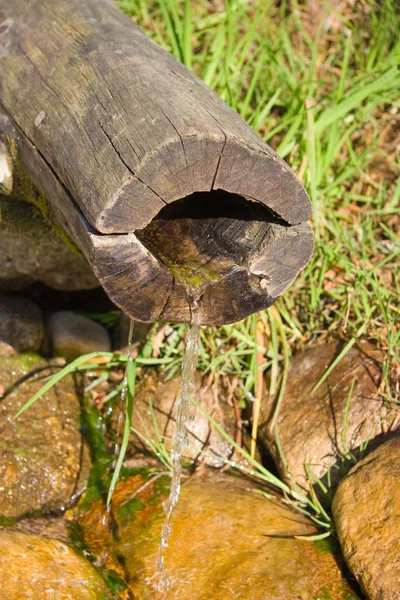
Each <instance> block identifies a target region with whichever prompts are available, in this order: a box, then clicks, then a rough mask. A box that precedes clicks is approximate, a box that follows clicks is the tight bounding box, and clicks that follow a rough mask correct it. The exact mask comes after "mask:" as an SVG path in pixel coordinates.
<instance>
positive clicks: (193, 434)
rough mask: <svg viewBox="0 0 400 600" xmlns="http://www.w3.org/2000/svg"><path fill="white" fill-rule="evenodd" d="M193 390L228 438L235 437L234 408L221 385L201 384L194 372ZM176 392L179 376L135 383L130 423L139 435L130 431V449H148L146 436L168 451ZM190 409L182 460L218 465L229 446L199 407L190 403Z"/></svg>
mask: <svg viewBox="0 0 400 600" xmlns="http://www.w3.org/2000/svg"><path fill="white" fill-rule="evenodd" d="M195 390H196V397H197V400H198V402H199V404H200V405H201V407H202V408H203V410H205V411H206V412H207V413H208V414H209V415H210V416H211V417H212V418H213V419H214V420H215V421H216V422H217V423H218V424H220V425H221V426H222V427H223V428H224V430H225V431H226V432H227V433H228V435H229V436H230V437H231V438H233V439H235V437H236V419H235V415H234V410H233V407H232V406H230V405H229V403H228V401H227V394H226V392H225V391H224V390H223V388H221V387H220V386H218V388H217V387H216V386H213V385H211V386H207V385H204V382H203V380H202V377H201V376H200V375H199V374H197V375H196V379H195ZM180 391H181V379H180V377H176V378H174V379H171V380H170V381H163V380H161V379H157V378H155V377H151V376H149V377H147V378H146V379H144V380H143V381H142V382H140V383H139V384H138V385H137V388H136V393H135V404H134V409H133V417H132V422H133V424H134V427H135V428H136V429H137V431H138V432H139V434H140V435H139V436H138V435H136V434H132V437H131V440H132V441H131V448H134V449H135V450H136V451H144V450H146V449H147V450H148V448H146V444H145V443H144V442H143V438H145V439H149V438H150V439H152V440H157V439H158V440H162V441H163V443H164V445H165V447H166V448H167V450H168V451H170V450H171V447H172V442H171V440H172V438H173V434H174V430H175V419H176V408H177V400H178V398H179V394H180ZM191 410H192V419H191V420H190V421H189V424H188V431H189V443H188V445H187V447H186V448H185V450H184V453H183V457H184V459H187V460H189V461H190V462H192V461H193V460H196V459H200V460H202V461H204V462H205V463H206V464H208V465H211V466H215V467H220V466H222V465H223V464H225V463H224V461H223V460H222V459H223V458H229V457H230V456H231V455H232V451H233V447H232V445H231V444H230V443H229V442H228V441H227V440H226V439H225V438H224V437H223V436H222V435H221V434H220V433H218V431H217V430H216V429H215V428H214V427H213V426H212V425H211V424H210V422H209V420H208V419H207V417H206V416H204V415H203V414H202V413H201V412H200V411H199V410H197V409H195V407H194V406H192V409H191ZM155 421H156V425H155ZM202 453H204V454H202Z"/></svg>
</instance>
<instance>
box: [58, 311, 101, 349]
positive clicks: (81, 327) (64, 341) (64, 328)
mask: <svg viewBox="0 0 400 600" xmlns="http://www.w3.org/2000/svg"><path fill="white" fill-rule="evenodd" d="M47 330H48V334H49V338H50V344H51V346H52V348H53V353H54V355H55V356H63V357H64V358H66V359H67V360H68V361H70V360H74V359H75V358H78V356H81V355H82V354H88V353H89V352H109V351H110V350H111V344H110V338H109V335H108V333H107V331H106V330H105V329H104V327H103V326H102V325H100V324H99V323H95V321H92V320H91V319H88V318H87V317H85V316H83V315H81V314H79V313H76V312H73V311H69V310H63V311H60V312H55V313H53V314H52V315H50V317H49V319H48V321H47Z"/></svg>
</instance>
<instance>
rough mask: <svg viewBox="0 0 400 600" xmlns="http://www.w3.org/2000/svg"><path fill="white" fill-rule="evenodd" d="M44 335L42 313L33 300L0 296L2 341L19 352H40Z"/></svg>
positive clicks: (0, 331)
mask: <svg viewBox="0 0 400 600" xmlns="http://www.w3.org/2000/svg"><path fill="white" fill-rule="evenodd" d="M43 335H44V326H43V314H42V311H41V310H40V308H39V307H38V306H36V304H35V303H34V302H32V300H29V299H28V298H21V297H18V296H8V295H5V294H0V341H1V342H2V343H5V344H8V345H9V346H11V347H12V348H14V349H15V350H16V351H17V352H23V351H25V350H32V351H34V352H36V351H38V350H39V348H40V344H41V342H42V339H43Z"/></svg>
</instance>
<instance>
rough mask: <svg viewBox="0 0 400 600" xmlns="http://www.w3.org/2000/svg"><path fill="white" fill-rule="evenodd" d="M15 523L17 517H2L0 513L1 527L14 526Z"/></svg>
mask: <svg viewBox="0 0 400 600" xmlns="http://www.w3.org/2000/svg"><path fill="white" fill-rule="evenodd" d="M15 523H16V520H15V519H12V518H11V517H2V516H1V515H0V527H13V526H14V525H15Z"/></svg>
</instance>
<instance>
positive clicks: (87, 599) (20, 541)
mask: <svg viewBox="0 0 400 600" xmlns="http://www.w3.org/2000/svg"><path fill="white" fill-rule="evenodd" d="M49 598H57V599H59V600H62V599H65V600H67V599H71V600H72V599H73V600H111V599H112V594H111V592H110V591H109V589H108V588H107V586H106V584H105V583H104V580H103V579H102V577H101V576H100V575H99V573H98V572H97V571H96V569H95V568H94V567H93V565H92V564H91V563H90V562H89V561H88V560H87V559H86V558H83V556H80V555H79V554H78V553H77V552H75V551H74V550H73V549H72V548H70V547H69V546H67V545H66V544H64V543H63V542H61V541H59V540H54V539H48V538H42V537H40V536H38V535H34V534H28V533H20V532H16V531H4V530H3V531H1V530H0V599H1V600H49Z"/></svg>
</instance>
